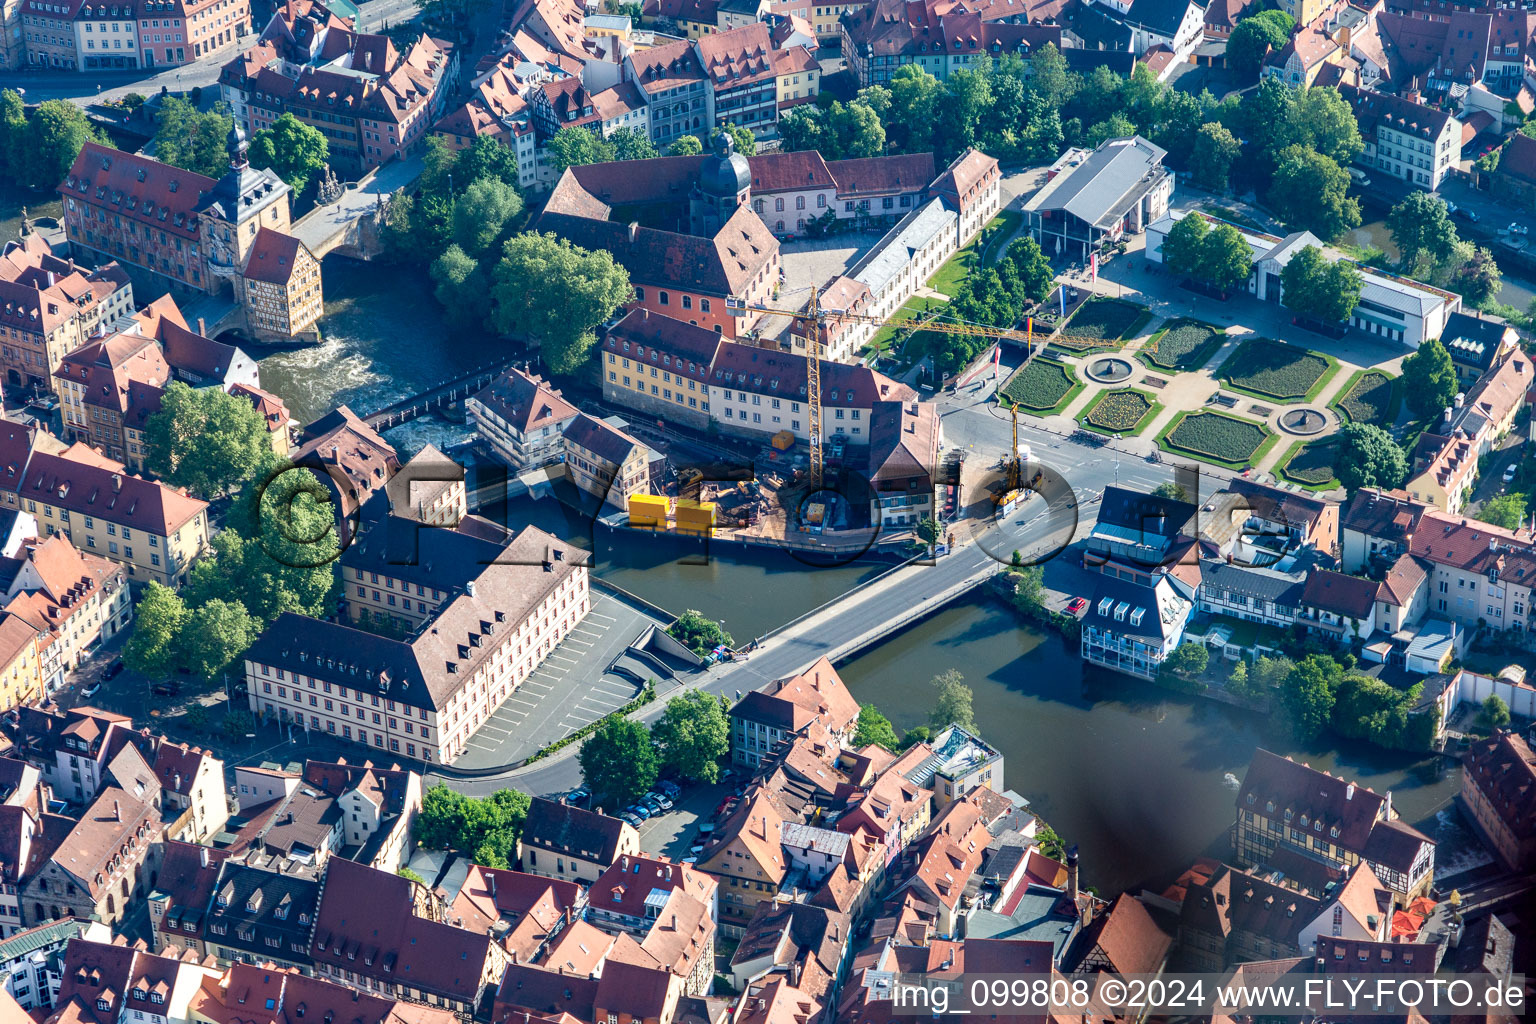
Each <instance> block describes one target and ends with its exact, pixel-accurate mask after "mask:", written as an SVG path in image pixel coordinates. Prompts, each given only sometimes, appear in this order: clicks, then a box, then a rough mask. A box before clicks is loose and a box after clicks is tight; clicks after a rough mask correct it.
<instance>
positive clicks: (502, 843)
mask: <svg viewBox="0 0 1536 1024" xmlns="http://www.w3.org/2000/svg"><path fill="white" fill-rule="evenodd" d="M531 803H532V801H531V800H530V799H529V797H528V794H527V793H520V792H518V791H517V790H515V789H499V790H497V791H496V792H495V793H492V794H491V795H490V796H488V797H481V798H477V797H470V796H465V795H464V794H462V793H457V792H455V791H453V790H451V789H449V788H448V787H447V786H446V785H444V784H443V783H441V782H439V783H438V784H437V785H435V786H432V787H431V788H429V789H428V790H427V791H426V792H425V793H423V794H422V795H421V810H420V811H418V812H417V813H416V821H415V824H414V825H413V826H412V829H413V832H414V835H415V838H416V842H417V843H418V844H419V845H421V846H424V847H426V848H427V849H429V850H458V851H460V852H461V853H464V854H466V855H467V856H468V857H469V858H470V859H471V860H472V861H473V862H474V863H476V864H480V865H483V866H485V867H488V868H502V869H505V868H510V867H512V865H513V864H514V863H516V861H517V841H518V840H519V839H520V838H521V837H522V834H523V825H524V824H525V823H526V822H527V820H528V807H529V805H530V804H531ZM401 875H402V876H404V872H403V871H402V872H401ZM412 880H413V881H415V880H417V879H414V878H413V879H412Z"/></svg>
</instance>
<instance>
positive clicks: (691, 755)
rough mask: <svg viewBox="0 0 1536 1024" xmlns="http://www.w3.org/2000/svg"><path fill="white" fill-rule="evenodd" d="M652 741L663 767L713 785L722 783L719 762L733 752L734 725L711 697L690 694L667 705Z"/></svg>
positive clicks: (717, 702)
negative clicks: (732, 734) (732, 731)
mask: <svg viewBox="0 0 1536 1024" xmlns="http://www.w3.org/2000/svg"><path fill="white" fill-rule="evenodd" d="M651 738H652V739H653V740H654V741H655V742H656V745H657V746H658V747H659V748H660V749H661V763H662V765H664V766H665V767H667V768H669V769H671V770H672V771H673V772H674V773H675V774H677V775H678V776H680V777H682V778H685V779H692V780H694V781H696V782H707V783H710V784H711V785H713V784H714V783H716V782H718V781H720V759H721V758H722V757H724V756H725V755H726V754H727V753H729V752H730V749H731V723H730V721H729V720H727V718H726V716H725V709H724V708H722V707H721V706H720V702H719V701H718V700H716V699H715V698H714V697H713V696H712V695H710V694H708V693H705V692H704V691H703V690H690V691H689V692H687V693H685V694H682V695H680V696H677V697H673V698H672V699H671V700H669V701H667V708H666V710H665V711H664V712H662V716H661V720H660V721H659V722H657V723H656V725H655V727H654V728H653V729H652V730H651Z"/></svg>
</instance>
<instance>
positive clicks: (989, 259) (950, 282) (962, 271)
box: [928, 210, 1023, 298]
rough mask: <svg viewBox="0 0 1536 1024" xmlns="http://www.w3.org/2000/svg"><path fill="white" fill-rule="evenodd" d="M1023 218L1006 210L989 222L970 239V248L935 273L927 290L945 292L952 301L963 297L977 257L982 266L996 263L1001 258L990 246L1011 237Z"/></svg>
mask: <svg viewBox="0 0 1536 1024" xmlns="http://www.w3.org/2000/svg"><path fill="white" fill-rule="evenodd" d="M1022 217H1023V215H1022V214H1019V213H1015V212H1014V211H1013V210H1004V211H1003V212H1002V213H1000V214H998V215H997V216H996V217H993V218H992V219H991V220H989V221H987V225H986V227H984V228H982V229H981V230H980V231H979V232H977V234H976V237H975V238H973V239H971V244H970V245H967V246H966V247H965V248H964V249H961V250H960V251H959V252H957V253H955V254H954V255H953V256H951V257H950V258H949V259H947V260H945V261H944V265H943V266H942V267H940V268H939V269H938V270H937V271H935V272H934V275H933V276H932V277H931V278H929V279H928V287H929V288H932V289H933V290H934V291H936V292H943V293H944V294H945V295H948V296H949V297H950V298H954V297H955V296H956V295H958V294H960V286H961V285H963V284H964V283H965V279H966V278H967V277H969V276H970V273H971V271H972V270H974V269H975V268H976V265H977V264H976V259H977V256H978V254H979V255H980V257H981V266H986V265H987V264H989V263H995V262H996V261H997V257H998V255H1000V254H999V253H994V252H992V251H991V250H992V249H993V248H994V246H993V245H992V244H991V243H992V242H994V241H997V240H998V239H1001V238H1005V237H1007V236H1008V235H1010V234H1012V233H1013V229H1014V228H1016V227H1018V225H1019V221H1020V220H1021V219H1022ZM1010 218H1012V219H1011V220H1010Z"/></svg>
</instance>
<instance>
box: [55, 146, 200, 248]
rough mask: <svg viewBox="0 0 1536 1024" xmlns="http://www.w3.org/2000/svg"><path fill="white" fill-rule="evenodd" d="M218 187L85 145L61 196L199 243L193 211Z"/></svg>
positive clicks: (133, 157) (145, 160) (174, 169)
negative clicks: (203, 196)
mask: <svg viewBox="0 0 1536 1024" xmlns="http://www.w3.org/2000/svg"><path fill="white" fill-rule="evenodd" d="M214 184H215V182H214V179H212V178H208V177H204V176H203V175H201V174H194V173H192V172H191V171H184V170H182V169H181V168H179V167H172V166H171V165H170V164H163V163H160V162H159V161H158V160H153V159H150V158H149V157H143V156H138V155H136V154H133V153H124V152H123V151H122V150H119V149H112V148H110V147H108V146H103V145H101V144H100V143H97V142H87V143H86V144H85V146H84V147H82V148H81V150H80V155H79V156H78V157H76V158H75V163H74V166H72V167H71V168H70V169H69V174H67V175H66V176H65V178H64V181H63V183H62V184H60V185H59V192H60V194H62V195H63V196H65V197H66V198H78V199H80V200H82V201H83V202H85V203H86V204H87V205H89V206H94V207H100V208H103V209H107V210H110V211H111V212H112V213H113V214H115V215H118V216H122V217H126V218H127V219H129V220H133V221H137V222H138V223H139V224H141V225H143V226H144V227H146V228H150V229H153V230H156V231H164V232H166V233H168V234H173V235H179V236H180V237H182V238H183V239H188V240H192V241H196V240H197V238H198V219H197V215H196V214H195V213H194V212H193V211H194V210H196V208H197V204H198V200H200V199H201V198H202V195H203V193H205V192H208V191H210V190H211V189H212V188H213V186H214Z"/></svg>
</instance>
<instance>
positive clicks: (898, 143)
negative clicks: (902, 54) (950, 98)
mask: <svg viewBox="0 0 1536 1024" xmlns="http://www.w3.org/2000/svg"><path fill="white" fill-rule="evenodd" d="M890 94H891V109H890V113H889V115H888V116H887V118H886V124H887V125H888V126H889V127H888V128H887V132H886V134H887V135H888V136H889V138H890V141H891V148H892V149H896V150H900V151H901V152H904V153H923V152H927V151H928V150H930V149H932V148H933V128H934V114H935V112H936V110H937V109H938V106H939V103H940V102H941V98H942V97H943V95H944V84H943V83H942V82H940V81H939V80H938V79H937V78H935V77H933V75H931V74H929V73H928V72H927V71H926V70H925V69H924V68H922V67H920V66H919V65H917V64H903V65H902V66H901V67H899V68H897V69H896V70H895V71H894V72H892V74H891V84H890Z"/></svg>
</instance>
